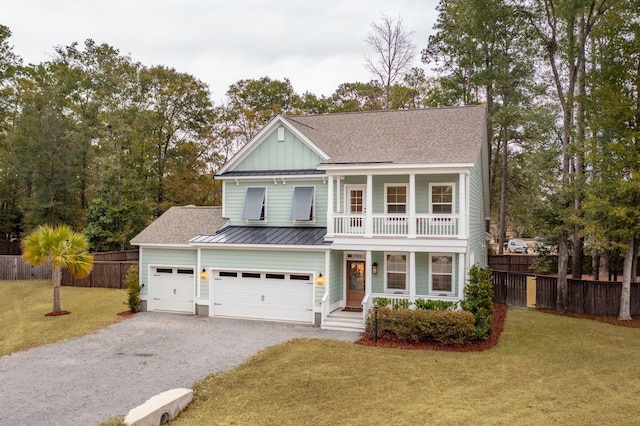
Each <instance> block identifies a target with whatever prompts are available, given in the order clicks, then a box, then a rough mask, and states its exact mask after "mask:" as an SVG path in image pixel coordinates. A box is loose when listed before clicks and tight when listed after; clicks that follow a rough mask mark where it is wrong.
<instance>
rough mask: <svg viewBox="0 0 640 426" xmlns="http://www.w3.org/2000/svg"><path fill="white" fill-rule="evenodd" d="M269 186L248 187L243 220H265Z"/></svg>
mask: <svg viewBox="0 0 640 426" xmlns="http://www.w3.org/2000/svg"><path fill="white" fill-rule="evenodd" d="M266 190H267V188H247V195H246V198H245V200H244V211H243V212H242V219H243V220H264V196H265V193H266Z"/></svg>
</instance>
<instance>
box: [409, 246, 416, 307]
mask: <svg viewBox="0 0 640 426" xmlns="http://www.w3.org/2000/svg"><path fill="white" fill-rule="evenodd" d="M409 300H410V301H411V302H415V301H416V252H415V251H411V252H409Z"/></svg>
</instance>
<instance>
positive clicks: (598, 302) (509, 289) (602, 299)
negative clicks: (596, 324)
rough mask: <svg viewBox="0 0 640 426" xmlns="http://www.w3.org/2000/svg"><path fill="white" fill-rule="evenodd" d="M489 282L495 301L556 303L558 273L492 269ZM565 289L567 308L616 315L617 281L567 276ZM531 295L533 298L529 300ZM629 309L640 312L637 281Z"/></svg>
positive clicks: (619, 289)
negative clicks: (525, 272) (523, 272)
mask: <svg viewBox="0 0 640 426" xmlns="http://www.w3.org/2000/svg"><path fill="white" fill-rule="evenodd" d="M527 278H529V279H527ZM492 283H493V291H494V296H493V300H494V301H496V302H500V303H507V304H509V305H512V306H536V307H538V308H547V309H556V307H557V305H556V298H557V295H558V290H557V289H558V278H557V277H553V276H544V275H530V274H522V273H513V272H502V271H493V279H492ZM531 286H533V287H534V288H530V287H531ZM528 287H529V288H528ZM567 292H568V303H567V310H568V311H569V312H576V313H581V314H589V315H618V313H619V311H620V295H621V293H622V283H620V282H609V281H588V280H574V279H567ZM527 295H529V297H527ZM532 295H533V296H532ZM531 298H533V300H528V299H531ZM630 309H631V315H632V316H638V315H640V283H631V306H630Z"/></svg>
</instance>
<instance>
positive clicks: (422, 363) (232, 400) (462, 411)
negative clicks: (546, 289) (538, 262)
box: [172, 309, 640, 425]
mask: <svg viewBox="0 0 640 426" xmlns="http://www.w3.org/2000/svg"><path fill="white" fill-rule="evenodd" d="M638 395H640V329H633V328H626V327H616V326H612V325H608V324H603V323H599V322H595V321H588V320H582V319H575V318H566V317H561V316H556V315H549V314H543V313H540V312H536V311H530V310H526V309H510V310H509V313H508V316H507V321H506V324H505V330H504V332H503V334H502V337H501V339H500V343H499V344H498V345H497V346H496V347H495V348H493V349H491V350H488V351H485V352H477V353H455V352H430V351H408V350H399V349H382V348H372V347H365V346H359V345H355V344H349V343H341V342H334V341H320V340H295V341H291V342H288V343H284V344H281V345H278V346H274V347H271V348H268V349H266V350H264V351H263V352H261V353H259V354H257V355H256V356H254V357H253V358H251V359H250V360H249V361H247V362H246V363H244V364H242V365H241V366H239V367H237V368H235V369H233V370H231V371H227V372H224V373H220V374H217V375H214V376H210V377H208V378H207V379H205V380H203V381H202V382H201V383H199V384H198V385H197V386H196V394H195V398H194V401H193V402H192V403H191V405H190V406H189V407H188V408H187V410H186V411H184V412H183V413H182V414H181V416H180V417H179V418H178V419H177V420H176V421H175V422H172V425H173V424H176V425H206V424H216V425H217V424H278V425H280V424H296V425H298V424H385V425H386V424H535V425H537V424H562V425H565V424H576V425H602V424H633V423H637V422H638V419H639V418H640V405H639V404H638Z"/></svg>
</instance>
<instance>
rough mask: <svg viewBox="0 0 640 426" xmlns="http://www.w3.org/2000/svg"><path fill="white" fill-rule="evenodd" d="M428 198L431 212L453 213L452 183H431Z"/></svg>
mask: <svg viewBox="0 0 640 426" xmlns="http://www.w3.org/2000/svg"><path fill="white" fill-rule="evenodd" d="M429 189H430V191H429V192H430V193H431V194H430V199H431V213H434V214H452V213H453V185H452V184H431V185H429Z"/></svg>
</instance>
